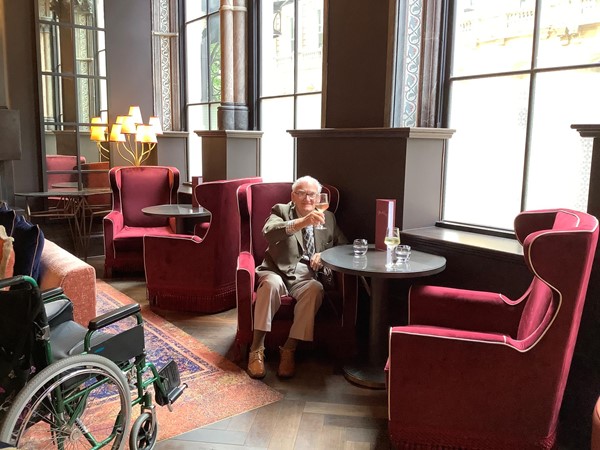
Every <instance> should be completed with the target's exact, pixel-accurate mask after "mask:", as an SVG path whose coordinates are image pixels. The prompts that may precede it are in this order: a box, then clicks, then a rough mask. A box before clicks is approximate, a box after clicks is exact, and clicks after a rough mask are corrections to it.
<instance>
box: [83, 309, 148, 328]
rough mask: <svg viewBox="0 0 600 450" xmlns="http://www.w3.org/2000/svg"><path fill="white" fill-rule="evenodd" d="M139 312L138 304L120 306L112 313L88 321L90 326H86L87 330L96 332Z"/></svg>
mask: <svg viewBox="0 0 600 450" xmlns="http://www.w3.org/2000/svg"><path fill="white" fill-rule="evenodd" d="M140 311H141V308H140V305H139V304H138V303H133V304H131V305H125V306H121V307H120V308H117V309H115V310H113V311H109V312H107V313H106V314H102V315H101V316H98V317H96V318H94V319H92V320H90V324H89V325H88V330H90V331H96V330H99V329H100V328H103V327H106V326H108V325H110V324H113V323H115V322H118V321H119V320H122V319H124V318H125V317H129V316H132V315H134V314H137V313H139V312H140Z"/></svg>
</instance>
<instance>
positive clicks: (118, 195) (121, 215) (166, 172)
mask: <svg viewBox="0 0 600 450" xmlns="http://www.w3.org/2000/svg"><path fill="white" fill-rule="evenodd" d="M109 180H110V187H111V190H112V195H113V209H112V211H111V212H110V213H109V214H108V215H107V216H106V217H104V221H103V227H104V252H105V256H106V258H105V263H104V274H105V276H107V277H110V276H112V272H113V270H115V269H116V270H118V271H130V272H141V271H143V269H144V258H143V237H144V235H145V234H148V233H152V234H161V235H166V234H174V233H175V225H174V222H173V220H172V219H170V218H169V217H161V216H146V215H145V214H144V213H143V212H142V208H145V207H146V206H153V205H162V204H173V203H177V190H178V189H179V170H178V169H177V168H175V167H166V166H137V167H134V166H130V167H113V168H112V169H110V171H109Z"/></svg>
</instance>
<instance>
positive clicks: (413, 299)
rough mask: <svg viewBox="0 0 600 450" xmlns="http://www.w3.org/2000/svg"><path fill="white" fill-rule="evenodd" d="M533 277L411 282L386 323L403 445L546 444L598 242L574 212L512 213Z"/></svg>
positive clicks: (394, 433) (395, 431)
mask: <svg viewBox="0 0 600 450" xmlns="http://www.w3.org/2000/svg"><path fill="white" fill-rule="evenodd" d="M515 232H516V235H517V238H518V239H519V241H520V242H521V243H522V244H523V252H524V257H525V262H526V264H527V266H528V268H529V270H530V271H531V274H532V276H533V280H532V282H531V284H530V286H529V288H528V289H527V291H526V292H525V293H524V294H523V296H522V297H521V298H519V299H517V300H510V299H508V298H507V297H505V296H504V295H502V294H499V293H491V292H475V291H466V290H461V289H452V288H444V287H434V286H419V287H416V286H414V287H413V288H411V291H410V295H409V324H408V326H400V327H392V328H391V330H390V343H389V359H388V363H387V370H388V399H389V400H388V401H389V405H388V409H389V432H390V437H391V441H392V443H393V444H394V445H395V446H396V447H397V448H400V449H409V448H410V449H415V448H419V449H421V448H424V449H425V448H427V449H429V448H435V449H438V448H461V449H475V448H476V449H550V448H553V446H554V445H555V442H556V431H557V421H558V414H559V410H560V406H561V402H562V398H563V394H564V390H565V385H566V382H567V376H568V374H569V367H570V365H571V359H572V355H573V349H574V347H575V341H576V338H577V333H578V330H579V322H580V318H581V313H582V310H583V304H584V301H585V296H586V290H587V285H588V280H589V277H590V271H591V267H592V263H593V260H594V253H595V249H596V244H597V240H598V221H597V219H596V218H595V217H593V216H591V215H588V214H585V213H581V212H576V211H572V210H565V209H563V210H541V211H528V212H523V213H521V214H519V215H518V216H517V218H516V219H515Z"/></svg>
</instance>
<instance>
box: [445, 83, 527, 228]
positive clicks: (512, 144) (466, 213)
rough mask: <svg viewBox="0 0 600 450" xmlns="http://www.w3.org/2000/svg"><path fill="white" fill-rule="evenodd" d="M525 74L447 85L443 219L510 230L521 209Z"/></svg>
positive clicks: (525, 95) (524, 128)
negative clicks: (450, 132)
mask: <svg viewBox="0 0 600 450" xmlns="http://www.w3.org/2000/svg"><path fill="white" fill-rule="evenodd" d="M528 88H529V77H527V76H519V77H516V76H514V77H495V78H490V79H481V80H469V81H460V82H455V83H453V85H452V98H451V102H450V105H451V106H450V124H449V127H450V128H453V129H456V133H455V134H454V136H453V137H452V138H451V139H450V140H449V141H448V154H447V163H446V180H445V192H444V212H443V219H444V220H448V221H455V222H462V223H470V224H474V225H479V226H491V227H498V228H506V229H512V226H513V220H514V218H515V216H516V215H517V214H518V213H519V211H520V208H521V186H522V182H523V161H524V151H525V132H526V120H527V94H528Z"/></svg>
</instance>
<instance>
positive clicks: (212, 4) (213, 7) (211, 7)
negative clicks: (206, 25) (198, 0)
mask: <svg viewBox="0 0 600 450" xmlns="http://www.w3.org/2000/svg"><path fill="white" fill-rule="evenodd" d="M220 3H221V2H220V1H219V0H208V13H209V14H210V13H213V12H215V11H218V10H219V5H220Z"/></svg>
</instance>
